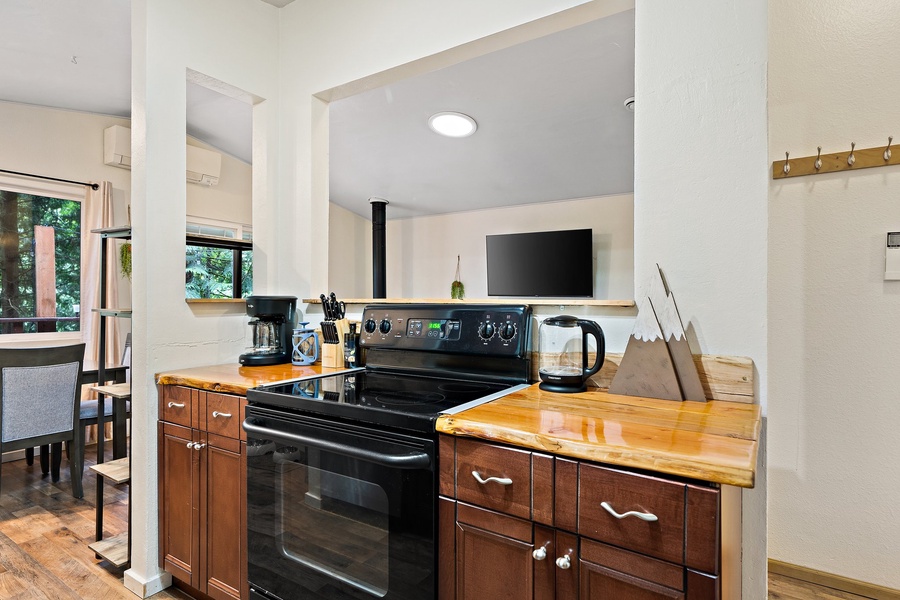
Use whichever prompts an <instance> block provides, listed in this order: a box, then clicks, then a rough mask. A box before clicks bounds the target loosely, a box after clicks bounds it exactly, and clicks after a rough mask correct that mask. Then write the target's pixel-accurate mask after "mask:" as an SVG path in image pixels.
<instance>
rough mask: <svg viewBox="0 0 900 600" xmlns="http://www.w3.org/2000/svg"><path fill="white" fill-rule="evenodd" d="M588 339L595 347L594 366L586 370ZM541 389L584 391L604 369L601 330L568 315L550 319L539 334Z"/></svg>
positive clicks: (569, 391) (595, 325)
mask: <svg viewBox="0 0 900 600" xmlns="http://www.w3.org/2000/svg"><path fill="white" fill-rule="evenodd" d="M588 337H593V338H594V341H595V342H596V345H597V352H596V355H595V357H594V364H593V365H591V367H590V368H588ZM538 338H539V343H540V353H539V355H538V356H539V360H540V369H539V371H538V373H539V374H540V376H541V385H540V388H541V389H542V390H547V391H550V392H563V393H572V392H583V391H585V390H587V380H588V378H589V377H590V376H591V375H593V374H594V373H596V372H597V371H599V370H600V367H602V366H603V358H604V355H605V353H606V343H605V339H604V337H603V330H602V329H600V326H599V325H597V324H596V323H595V322H593V321H588V320H587V319H579V318H576V317H571V316H569V315H560V316H558V317H549V318H547V319H544V320H543V321H542V322H541V328H540V330H539V332H538Z"/></svg>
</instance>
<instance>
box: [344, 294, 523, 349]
mask: <svg viewBox="0 0 900 600" xmlns="http://www.w3.org/2000/svg"><path fill="white" fill-rule="evenodd" d="M530 338H531V307H530V306H528V305H521V304H517V305H500V304H498V305H482V304H478V305H475V304H472V305H460V304H372V305H369V306H367V307H366V308H365V310H364V311H363V327H362V332H361V334H360V345H361V346H365V347H368V348H386V349H397V350H416V351H424V352H428V351H432V352H449V353H456V354H480V355H496V356H523V355H524V354H525V353H526V352H527V351H528V350H529V349H530V346H531V344H530V342H531V339H530Z"/></svg>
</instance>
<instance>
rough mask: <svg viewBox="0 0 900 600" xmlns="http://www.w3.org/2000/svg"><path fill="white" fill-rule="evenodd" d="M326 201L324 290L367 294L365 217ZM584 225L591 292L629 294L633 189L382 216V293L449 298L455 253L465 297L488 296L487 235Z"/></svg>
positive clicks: (369, 286) (368, 245) (369, 285)
mask: <svg viewBox="0 0 900 600" xmlns="http://www.w3.org/2000/svg"><path fill="white" fill-rule="evenodd" d="M330 208H331V211H332V214H331V215H330V216H329V236H330V237H329V251H330V252H334V254H333V255H329V270H328V286H329V289H332V290H335V291H336V292H338V293H339V294H341V295H343V296H345V297H348V298H368V297H371V295H372V225H371V221H370V220H368V219H363V218H362V217H359V216H357V215H353V214H352V213H348V211H346V210H345V209H343V208H341V207H339V206H335V205H331V207H330ZM388 211H390V205H388ZM352 217H355V219H354V218H352ZM348 219H349V220H348ZM359 221H361V222H362V223H359ZM582 228H590V229H592V230H593V240H594V242H593V245H594V259H595V271H596V272H595V280H594V297H595V298H598V299H607V300H631V299H633V298H634V200H633V196H632V195H631V194H627V195H620V196H606V197H600V198H582V199H578V200H569V201H565V202H550V203H542V204H526V205H521V206H511V207H505V208H498V209H484V210H477V211H466V212H459V213H452V214H445V215H433V216H429V217H417V218H411V219H395V220H388V223H387V228H386V237H387V244H386V246H387V248H386V254H387V260H386V262H387V274H386V275H387V276H386V279H387V297H388V298H449V297H450V283H451V282H452V281H453V278H454V275H455V273H456V257H457V256H459V257H460V272H461V281H462V282H463V284H465V286H466V297H468V298H487V297H488V295H487V263H486V259H485V236H486V235H492V234H499V233H520V232H528V231H551V230H559V229H582ZM350 250H352V251H353V252H352V254H350V253H349V251H350Z"/></svg>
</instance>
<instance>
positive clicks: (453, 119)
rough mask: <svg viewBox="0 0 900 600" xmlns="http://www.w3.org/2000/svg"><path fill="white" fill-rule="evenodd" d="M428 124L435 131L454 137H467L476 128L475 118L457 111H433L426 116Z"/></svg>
mask: <svg viewBox="0 0 900 600" xmlns="http://www.w3.org/2000/svg"><path fill="white" fill-rule="evenodd" d="M428 126H429V127H431V130H432V131H434V132H435V133H439V134H441V135H446V136H447V137H455V138H461V137H468V136H470V135H472V134H473V133H475V130H476V129H478V124H477V123H476V122H475V119H473V118H472V117H470V116H469V115H464V114H462V113H458V112H439V113H435V114H433V115H431V116H430V117H429V118H428Z"/></svg>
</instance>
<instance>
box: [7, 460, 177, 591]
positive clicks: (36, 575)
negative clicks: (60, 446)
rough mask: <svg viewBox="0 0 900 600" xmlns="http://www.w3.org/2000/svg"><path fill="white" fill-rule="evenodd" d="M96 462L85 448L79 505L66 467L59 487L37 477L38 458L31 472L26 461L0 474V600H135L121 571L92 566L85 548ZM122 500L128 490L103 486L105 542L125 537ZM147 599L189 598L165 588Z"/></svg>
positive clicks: (91, 556)
mask: <svg viewBox="0 0 900 600" xmlns="http://www.w3.org/2000/svg"><path fill="white" fill-rule="evenodd" d="M95 457H96V450H95V447H90V446H89V447H88V450H87V457H86V461H85V462H86V463H88V464H87V465H86V466H85V470H84V496H85V497H84V499H82V500H76V499H75V498H73V497H72V486H71V485H70V483H69V473H68V461H66V460H63V464H62V467H63V468H62V473H61V477H60V481H59V482H57V483H52V482H51V481H50V476H49V475H47V476H42V475H41V469H40V466H39V461H38V460H37V457H35V461H34V463H35V464H34V465H33V466H30V467H29V466H27V465H26V464H25V461H24V460H17V461H12V462H8V463H4V464H3V465H2V467H0V468H2V478H0V599H3V600H7V599H9V600H26V599H27V600H39V599H40V600H43V599H45V598H46V599H52V600H56V599H66V600H77V599H78V598H84V599H90V600H107V599H109V600H112V599H116V598H122V599H126V600H134V598H135V595H134V594H133V593H131V592H130V591H128V590H127V589H126V588H125V586H124V585H123V583H122V579H123V573H124V571H125V570H124V569H122V568H115V567H113V566H112V565H111V564H109V563H107V562H106V561H104V560H99V559H97V558H96V557H95V555H94V553H93V552H92V551H91V550H90V549H89V548H88V544H90V543H93V541H94V523H95V521H94V500H95V495H96V492H95V490H96V481H97V480H96V478H95V476H94V474H93V471H91V470H89V469H88V468H87V466H88V465H90V464H94V462H95V461H94V460H93V458H95ZM127 498H128V487H127V485H121V486H116V487H114V486H110V485H108V486H106V492H105V496H104V499H105V502H104V506H105V510H104V513H103V519H104V521H103V523H104V534H105V535H107V534H108V535H114V534H116V533H121V532H123V531H125V530H126V529H127V523H126V520H125V519H126V518H127V504H126V500H127ZM152 598H153V599H154V600H163V599H171V598H178V599H187V598H190V597H189V596H187V595H185V594H183V593H181V592H180V591H178V590H174V589H171V588H170V589H169V590H165V591H163V592H160V593H158V594H156V595H154V596H152Z"/></svg>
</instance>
